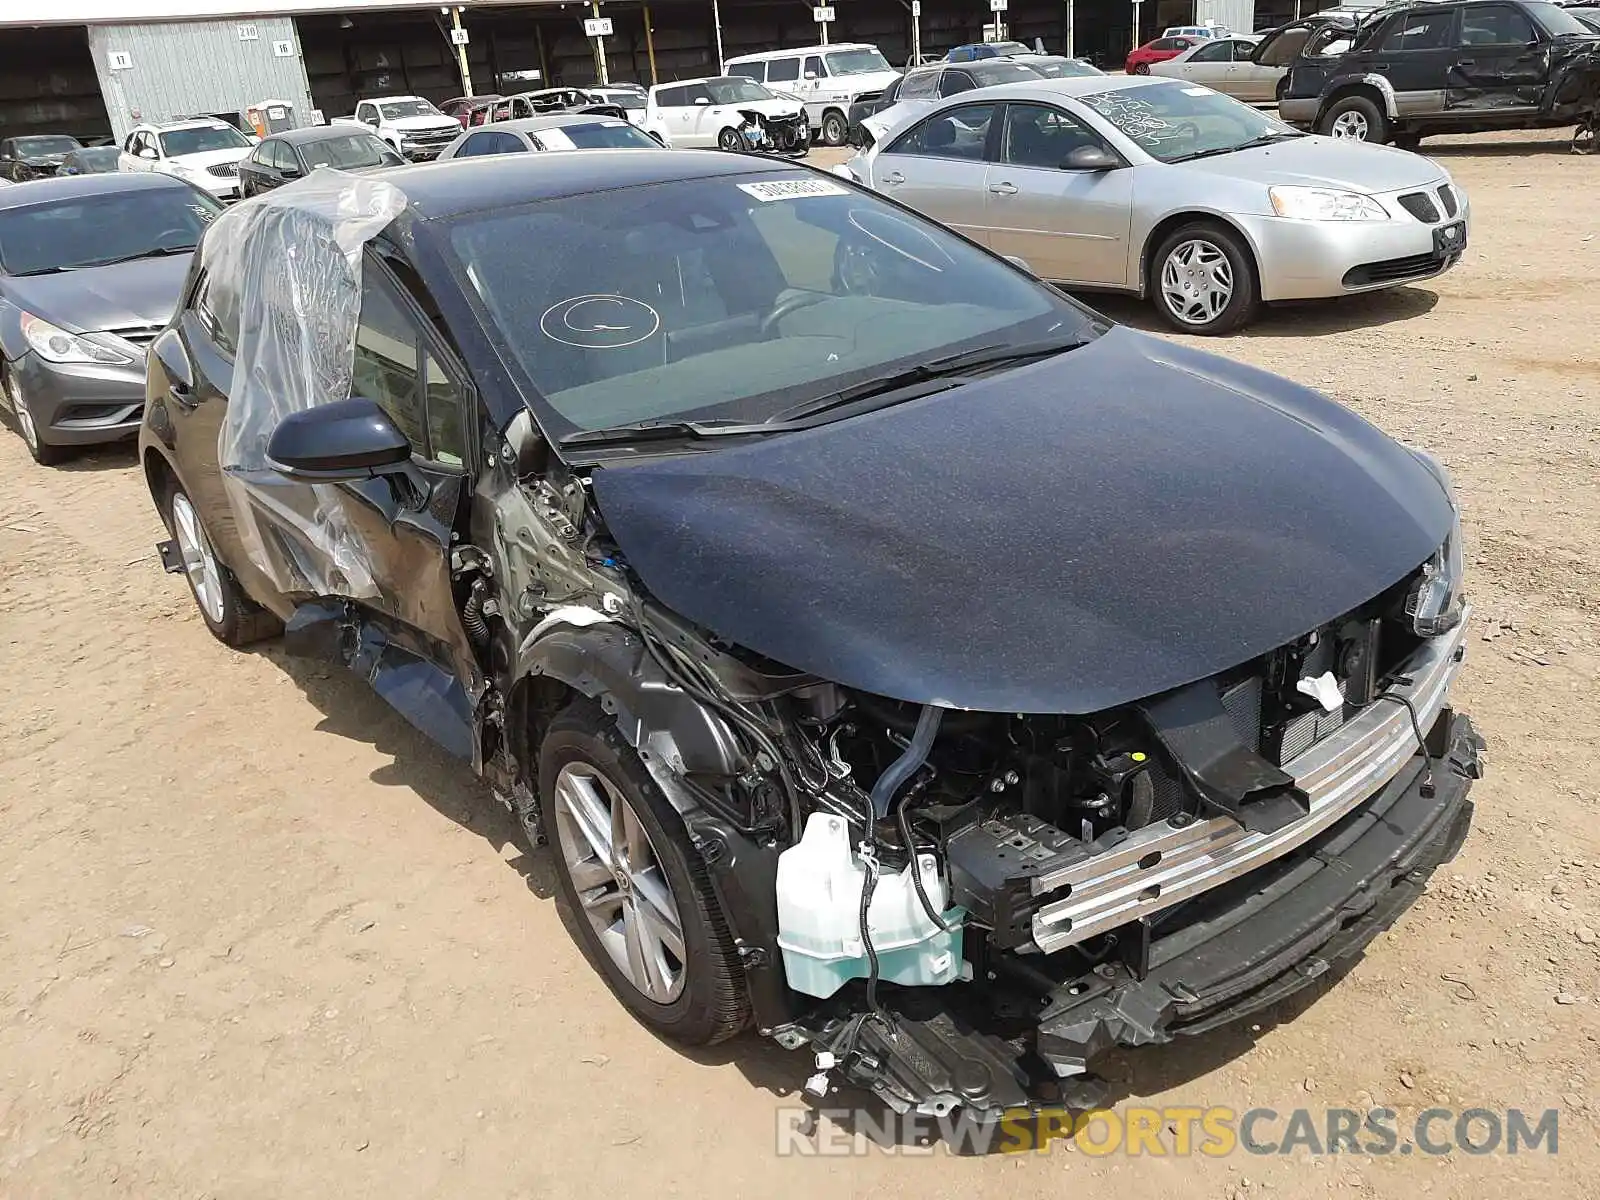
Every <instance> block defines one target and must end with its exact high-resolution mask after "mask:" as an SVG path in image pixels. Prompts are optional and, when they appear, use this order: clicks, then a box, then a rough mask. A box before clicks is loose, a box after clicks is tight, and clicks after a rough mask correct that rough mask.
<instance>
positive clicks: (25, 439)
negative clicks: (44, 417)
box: [0, 363, 72, 467]
mask: <svg viewBox="0 0 1600 1200" xmlns="http://www.w3.org/2000/svg"><path fill="white" fill-rule="evenodd" d="M0 387H3V388H5V392H6V406H7V407H8V408H10V409H11V423H12V425H13V427H15V429H16V431H17V435H18V436H19V437H21V438H22V444H23V445H24V446H26V447H27V448H28V453H29V454H30V455H32V456H33V461H34V462H36V463H38V464H39V465H40V466H41V467H53V466H56V465H57V464H58V463H63V462H65V461H66V460H67V459H68V458H70V457H71V455H72V452H71V451H70V450H68V449H67V448H66V447H65V446H53V445H51V444H50V443H49V442H46V441H42V440H41V439H40V437H39V427H38V425H37V424H35V422H34V419H33V414H32V413H31V412H29V411H28V401H27V397H25V396H24V395H23V394H22V385H21V384H20V383H18V382H17V377H16V375H14V374H13V373H12V371H11V367H10V366H9V365H8V364H5V363H0Z"/></svg>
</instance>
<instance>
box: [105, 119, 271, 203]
mask: <svg viewBox="0 0 1600 1200" xmlns="http://www.w3.org/2000/svg"><path fill="white" fill-rule="evenodd" d="M255 144H256V142H255V139H254V138H250V137H246V136H245V135H244V134H242V133H240V132H239V131H238V130H237V129H235V128H234V127H233V126H232V125H229V124H228V123H227V122H226V121H217V120H212V119H211V118H201V119H199V120H194V121H174V122H172V123H170V124H166V125H135V126H134V127H133V129H132V130H131V131H130V132H129V134H128V136H127V137H126V138H124V139H123V142H122V149H121V151H120V152H119V153H118V154H117V170H119V171H159V172H161V173H162V174H164V175H176V176H177V177H178V178H179V179H182V180H183V181H184V182H185V183H192V184H194V186H195V187H197V188H200V189H201V190H202V191H207V192H210V193H211V194H212V195H213V196H215V197H216V198H217V199H218V200H237V199H238V198H239V160H240V159H241V158H243V157H244V156H245V155H246V154H249V153H250V151H251V150H252V149H253V148H254V147H255Z"/></svg>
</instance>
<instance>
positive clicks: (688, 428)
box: [561, 420, 775, 446]
mask: <svg viewBox="0 0 1600 1200" xmlns="http://www.w3.org/2000/svg"><path fill="white" fill-rule="evenodd" d="M773 432H775V430H774V429H773V427H772V426H771V425H769V424H765V423H762V424H755V425H752V424H750V423H749V422H746V421H675V420H660V421H633V422H629V423H628V424H624V425H608V426H606V427H605V428H604V429H585V430H582V431H580V432H578V433H569V434H567V436H566V437H564V438H562V439H561V445H563V446H605V445H612V444H614V443H619V442H648V441H665V440H670V439H672V438H696V439H698V438H718V437H737V436H738V435H740V434H746V433H773Z"/></svg>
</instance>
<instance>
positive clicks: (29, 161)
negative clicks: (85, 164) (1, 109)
mask: <svg viewBox="0 0 1600 1200" xmlns="http://www.w3.org/2000/svg"><path fill="white" fill-rule="evenodd" d="M81 148H82V143H81V142H79V141H78V139H77V138H75V137H68V136H67V135H66V134H64V133H35V134H28V135H26V136H24V137H8V138H0V178H3V179H7V180H10V181H11V182H12V183H22V182H23V181H24V180H28V179H47V178H49V177H50V176H51V175H54V174H55V173H56V168H57V167H59V166H60V165H61V160H62V159H64V158H66V156H67V155H68V154H69V153H71V152H72V151H74V150H78V149H81Z"/></svg>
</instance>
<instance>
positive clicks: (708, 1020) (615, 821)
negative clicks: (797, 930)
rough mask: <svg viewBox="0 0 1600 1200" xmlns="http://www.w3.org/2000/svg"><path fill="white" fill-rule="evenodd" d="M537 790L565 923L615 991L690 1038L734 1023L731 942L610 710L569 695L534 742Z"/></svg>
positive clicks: (740, 998) (742, 1019)
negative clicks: (538, 742) (536, 747)
mask: <svg viewBox="0 0 1600 1200" xmlns="http://www.w3.org/2000/svg"><path fill="white" fill-rule="evenodd" d="M539 801H540V804H541V806H542V811H543V814H544V829H545V830H546V831H548V837H549V839H550V843H551V849H552V850H553V851H554V858H555V863H556V882H557V886H558V889H559V891H560V894H561V899H562V901H563V903H564V907H565V909H566V911H567V913H568V914H569V916H570V919H569V921H568V927H569V929H571V930H572V932H573V933H574V935H575V936H576V937H577V939H578V941H579V942H580V943H581V945H582V946H583V949H584V951H585V953H586V955H587V957H588V958H589V960H590V962H591V963H592V964H593V965H594V966H595V967H596V969H598V970H599V972H600V974H601V975H602V976H603V977H604V978H605V981H606V984H607V985H608V986H609V987H610V988H611V990H612V992H613V993H614V994H615V995H616V997H617V999H619V1000H620V1001H622V1003H623V1004H624V1005H626V1006H627V1007H628V1008H629V1009H630V1010H631V1011H632V1012H633V1013H634V1014H635V1015H636V1016H637V1017H639V1019H640V1020H642V1021H643V1022H644V1023H645V1024H647V1025H649V1026H650V1027H651V1028H652V1029H654V1030H656V1031H657V1032H658V1033H661V1034H663V1035H664V1036H666V1037H669V1038H672V1039H673V1040H674V1041H677V1042H680V1043H683V1044H685V1045H691V1046H704V1045H710V1044H711V1043H713V1042H720V1041H723V1040H725V1039H727V1038H730V1037H732V1036H733V1035H734V1034H736V1033H738V1032H739V1031H740V1030H741V1029H743V1028H744V1026H745V1025H746V1024H747V1023H748V1021H749V1003H748V1001H747V1000H746V998H745V992H744V982H743V979H742V976H741V972H740V970H739V966H738V953H737V952H736V950H735V949H734V945H733V938H732V935H731V934H730V933H729V932H728V925H727V921H726V919H725V918H724V917H723V915H722V910H721V908H720V907H719V906H718V903H717V900H716V897H715V895H714V894H713V892H712V890H711V883H710V880H709V878H708V877H707V875H706V868H705V864H704V862H703V861H702V860H701V858H700V855H699V852H698V851H696V850H695V848H694V846H693V844H692V843H691V842H690V841H689V835H688V831H687V830H686V829H685V828H684V824H683V819H682V818H681V817H679V816H678V814H677V812H676V811H674V810H673V808H672V806H671V805H670V804H669V803H668V802H667V800H666V797H665V796H663V795H662V794H661V790H660V789H659V788H658V787H656V785H655V782H654V781H653V780H652V779H651V778H650V773H649V772H648V771H647V770H646V769H645V766H644V764H643V763H642V762H641V761H640V760H639V757H638V755H637V754H636V753H634V750H633V748H632V747H631V746H629V745H628V744H627V742H626V741H624V740H623V737H622V735H621V734H620V733H619V732H618V731H617V726H616V721H615V720H614V719H613V718H612V717H610V716H609V715H607V714H606V713H605V712H604V711H602V710H601V708H600V706H599V705H598V704H596V703H595V702H594V701H592V700H589V699H586V698H581V699H578V700H575V701H574V702H573V703H572V704H571V705H569V706H568V707H567V708H566V709H565V710H564V711H563V712H561V713H560V714H559V715H558V716H557V717H556V718H555V719H554V720H553V721H551V722H550V725H549V727H548V729H547V730H546V731H545V735H544V740H543V742H542V744H541V745H540V747H539Z"/></svg>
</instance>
